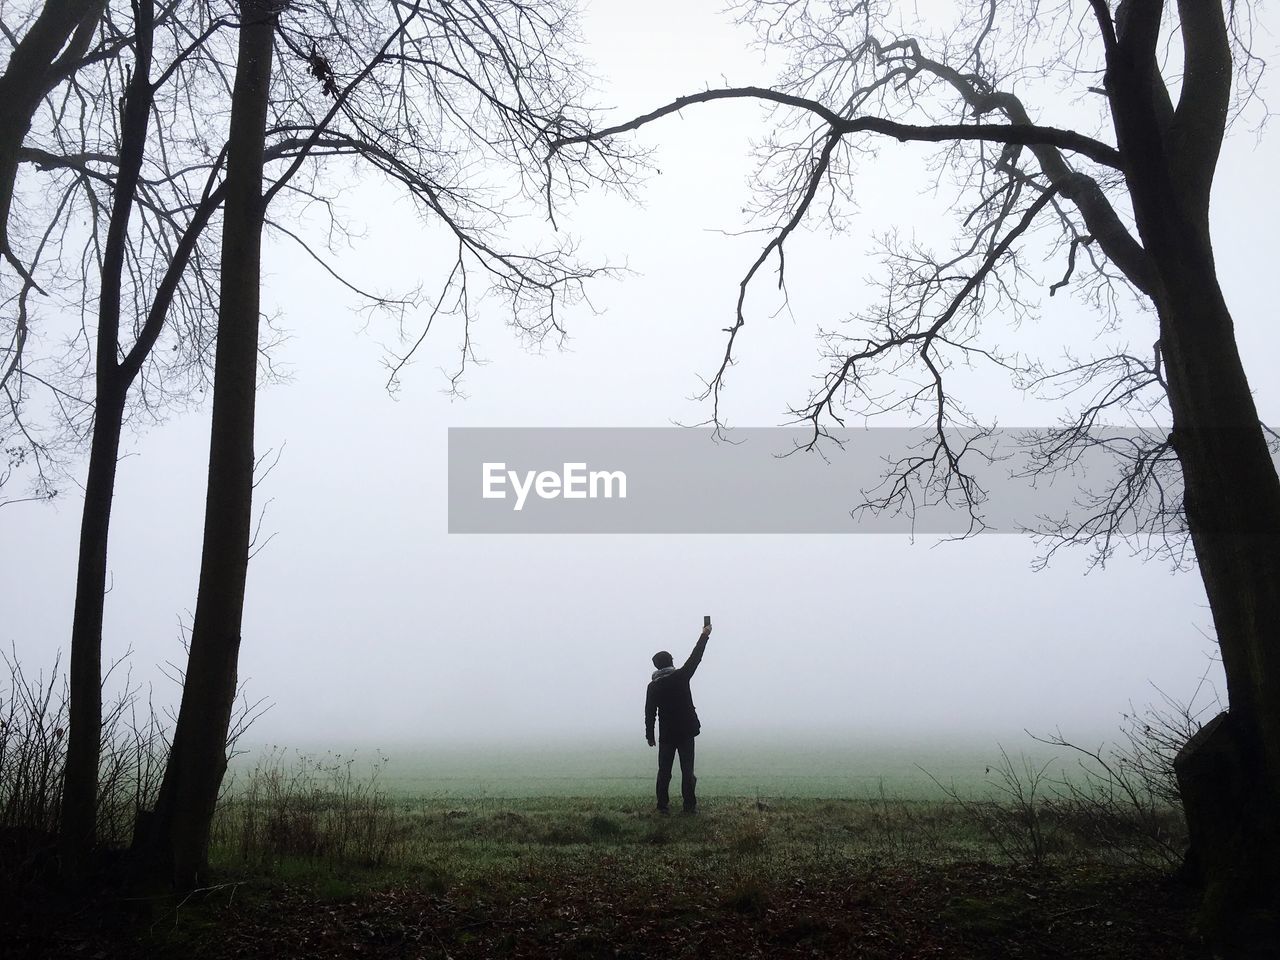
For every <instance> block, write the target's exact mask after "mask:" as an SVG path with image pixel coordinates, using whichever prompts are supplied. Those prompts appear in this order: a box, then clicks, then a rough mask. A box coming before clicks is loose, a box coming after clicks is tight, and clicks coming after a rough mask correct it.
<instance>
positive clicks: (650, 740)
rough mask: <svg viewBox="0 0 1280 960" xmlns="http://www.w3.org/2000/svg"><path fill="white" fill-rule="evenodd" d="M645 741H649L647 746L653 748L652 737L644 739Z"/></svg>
mask: <svg viewBox="0 0 1280 960" xmlns="http://www.w3.org/2000/svg"><path fill="white" fill-rule="evenodd" d="M646 739H648V741H649V746H651V747H652V746H653V737H648V738H646Z"/></svg>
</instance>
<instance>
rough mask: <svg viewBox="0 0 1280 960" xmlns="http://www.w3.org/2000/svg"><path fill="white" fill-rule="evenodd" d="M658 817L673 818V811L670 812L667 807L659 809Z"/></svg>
mask: <svg viewBox="0 0 1280 960" xmlns="http://www.w3.org/2000/svg"><path fill="white" fill-rule="evenodd" d="M658 816H660V817H669V816H671V811H670V810H668V809H667V808H666V807H659V808H658Z"/></svg>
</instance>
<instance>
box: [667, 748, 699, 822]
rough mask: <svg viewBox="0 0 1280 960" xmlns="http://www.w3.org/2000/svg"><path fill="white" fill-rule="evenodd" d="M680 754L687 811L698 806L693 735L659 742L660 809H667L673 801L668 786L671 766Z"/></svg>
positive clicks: (683, 793)
mask: <svg viewBox="0 0 1280 960" xmlns="http://www.w3.org/2000/svg"><path fill="white" fill-rule="evenodd" d="M677 753H679V754H680V795H681V797H682V798H683V800H684V809H685V811H686V812H692V811H693V810H694V809H695V808H696V807H697V806H698V797H697V795H696V794H695V793H694V788H695V787H696V786H697V783H698V778H697V777H695V776H694V775H693V737H690V738H689V739H688V740H678V741H677V740H663V741H661V742H660V743H659V744H658V809H659V810H666V809H667V807H668V805H669V804H670V802H671V798H670V795H669V793H668V791H667V788H668V787H669V786H670V785H671V766H672V764H674V763H675V759H676V754H677Z"/></svg>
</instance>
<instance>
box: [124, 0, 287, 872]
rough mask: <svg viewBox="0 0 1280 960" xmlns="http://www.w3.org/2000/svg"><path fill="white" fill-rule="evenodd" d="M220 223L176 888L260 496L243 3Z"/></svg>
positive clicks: (204, 829) (209, 750)
mask: <svg viewBox="0 0 1280 960" xmlns="http://www.w3.org/2000/svg"><path fill="white" fill-rule="evenodd" d="M240 12H241V27H240V40H239V54H238V60H237V68H236V81H235V88H234V90H233V94H232V107H231V132H230V139H229V142H228V151H227V192H226V211H225V214H224V218H223V238H222V264H221V274H222V276H221V301H220V303H219V307H218V347H217V354H216V356H215V364H216V366H215V370H214V384H213V424H212V429H211V434H210V444H209V478H208V492H207V498H206V504H205V522H204V546H203V551H202V554H201V560H200V586H199V594H198V596H197V598H196V612H195V619H194V621H193V623H192V629H191V650H190V654H189V656H188V660H187V671H186V680H185V683H184V685H183V690H182V706H181V708H180V709H179V713H178V723H177V727H176V728H175V730H174V738H173V746H172V749H171V751H170V754H169V763H168V766H167V767H166V768H165V775H164V782H163V784H162V785H161V788H160V797H159V800H158V802H157V805H156V810H155V815H154V817H153V818H152V823H151V825H150V828H149V830H150V835H149V837H148V838H147V843H148V845H149V847H150V848H151V851H152V853H153V855H154V856H155V857H156V858H157V860H156V866H157V868H158V869H161V870H164V871H167V873H168V878H169V879H171V881H172V882H173V884H174V885H176V886H177V887H179V888H184V887H190V886H191V885H192V884H194V883H195V882H196V881H197V879H198V878H199V876H200V874H201V873H202V872H203V871H204V868H205V865H206V860H207V856H208V845H209V830H210V825H211V823H212V819H213V809H214V803H215V801H216V800H217V796H218V788H219V786H220V785H221V783H222V776H223V773H224V772H225V770H226V762H227V758H226V744H227V731H228V727H229V725H230V720H231V709H232V704H233V702H234V699H235V693H236V665H237V659H238V656H239V651H240V624H241V617H242V614H243V610H244V591H245V580H246V577H247V574H248V563H249V539H250V525H251V520H252V516H251V509H252V499H253V466H254V457H253V428H254V407H255V400H256V392H257V371H258V312H259V285H260V274H261V242H262V223H263V213H264V211H263V200H262V165H263V152H264V145H265V129H266V116H267V103H268V94H269V87H270V79H271V62H272V52H273V44H274V39H275V26H276V14H275V12H274V5H273V4H272V3H270V2H269V0H267V2H264V0H242V2H241V4H240Z"/></svg>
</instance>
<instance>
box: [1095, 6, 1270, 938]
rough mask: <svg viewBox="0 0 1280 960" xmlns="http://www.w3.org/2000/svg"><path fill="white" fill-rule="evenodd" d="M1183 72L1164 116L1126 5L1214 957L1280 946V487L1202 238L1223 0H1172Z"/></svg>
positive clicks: (1187, 754) (1115, 95) (1181, 768)
mask: <svg viewBox="0 0 1280 960" xmlns="http://www.w3.org/2000/svg"><path fill="white" fill-rule="evenodd" d="M1180 11H1181V13H1182V14H1183V17H1182V27H1183V31H1182V38H1183V42H1184V46H1185V49H1186V71H1185V73H1184V76H1183V85H1182V90H1181V92H1180V97H1179V101H1178V104H1177V107H1176V109H1174V108H1173V107H1172V105H1171V103H1170V99H1169V93H1168V90H1167V88H1166V87H1165V86H1164V81H1163V79H1162V78H1161V75H1160V71H1159V63H1158V56H1157V49H1158V45H1159V42H1160V41H1159V37H1160V24H1161V22H1162V16H1163V4H1162V3H1161V2H1160V0H1126V2H1125V3H1124V4H1122V5H1121V7H1120V8H1119V9H1118V10H1117V14H1116V27H1117V40H1116V42H1115V43H1114V44H1113V45H1112V46H1111V48H1110V49H1109V50H1108V54H1107V72H1106V77H1105V86H1106V89H1107V92H1108V94H1109V96H1110V100H1111V104H1112V108H1113V118H1114V122H1115V129H1116V139H1117V143H1118V145H1119V148H1120V150H1121V153H1122V155H1123V157H1124V160H1125V177H1126V182H1127V184H1128V188H1129V196H1130V198H1131V200H1132V203H1133V211H1134V217H1135V220H1136V223H1137V226H1138V231H1139V233H1140V234H1141V237H1142V244H1143V247H1144V249H1145V251H1146V254H1147V257H1148V258H1149V260H1150V263H1151V266H1152V268H1153V270H1154V274H1155V277H1154V282H1153V284H1152V288H1151V291H1150V293H1151V296H1152V299H1153V300H1154V302H1155V306H1156V310H1157V312H1158V314H1159V317H1160V350H1161V355H1162V357H1163V361H1164V369H1165V380H1166V382H1167V385H1168V394H1169V404H1170V408H1171V411H1172V414H1173V431H1172V433H1171V435H1170V441H1171V443H1172V445H1173V449H1174V451H1175V452H1176V453H1177V455H1178V459H1179V461H1180V463H1181V466H1182V473H1183V479H1184V485H1185V504H1184V506H1185V512H1186V518H1187V526H1188V529H1189V530H1190V533H1191V539H1192V543H1193V544H1194V546H1195V551H1196V559H1197V562H1198V564H1199V567H1200V575H1201V578H1202V580H1203V581H1204V587H1205V592H1206V593H1207V594H1208V598H1209V606H1210V609H1211V611H1212V613H1213V621H1214V627H1215V629H1216V631H1217V636H1218V646H1219V649H1220V651H1221V654H1222V665H1223V670H1224V672H1225V674H1226V680H1227V693H1228V702H1229V705H1230V706H1229V711H1228V713H1227V715H1226V716H1224V717H1221V718H1219V719H1218V720H1216V721H1215V722H1214V723H1213V724H1212V726H1210V727H1206V728H1205V730H1204V731H1202V735H1201V736H1198V737H1196V738H1195V739H1193V741H1192V742H1191V743H1189V744H1188V745H1187V747H1186V748H1185V749H1184V750H1183V751H1182V753H1181V754H1180V755H1179V757H1178V760H1177V763H1176V764H1175V768H1176V772H1177V775H1178V779H1179V784H1180V787H1181V789H1182V791H1183V794H1184V803H1185V810H1186V814H1187V820H1188V825H1189V828H1190V834H1191V841H1192V847H1193V849H1192V853H1191V857H1190V858H1189V859H1190V861H1191V862H1192V863H1193V864H1194V865H1195V867H1196V869H1197V872H1198V873H1199V879H1200V880H1201V881H1202V883H1203V884H1204V888H1205V899H1204V911H1203V917H1202V920H1203V927H1204V930H1205V933H1206V934H1207V935H1208V937H1209V938H1210V940H1211V941H1212V942H1213V944H1214V946H1215V950H1216V952H1218V953H1220V954H1221V955H1225V956H1229V957H1254V956H1259V957H1261V956H1274V950H1275V944H1276V943H1280V824H1278V823H1277V817H1278V816H1280V478H1277V475H1276V469H1275V466H1274V464H1273V463H1272V460H1271V456H1270V453H1269V451H1268V449H1267V444H1266V438H1265V436H1264V434H1263V431H1262V427H1261V424H1260V423H1259V420H1258V411H1257V408H1256V406H1255V405H1254V402H1253V395H1252V393H1251V392H1250V389H1249V382H1248V379H1247V377H1246V376H1245V372H1244V364H1243V362H1242V360H1241V357H1240V351H1239V348H1238V346H1237V344H1236V339H1235V330H1234V325H1233V323H1232V318H1231V313H1230V311H1229V309H1228V308H1227V304H1226V300H1225V298H1224V297H1223V294H1222V289H1221V287H1220V286H1219V284H1218V278H1217V271H1216V268H1215V266H1214V258H1213V243H1212V238H1211V236H1210V231H1209V202H1210V188H1211V185H1212V183H1213V179H1214V172H1215V170H1216V165H1217V159H1218V151H1219V148H1220V145H1221V142H1222V136H1223V132H1224V130H1225V126H1226V119H1227V111H1228V108H1229V102H1230V94H1231V66H1232V64H1231V48H1230V41H1229V36H1228V32H1227V27H1226V20H1225V16H1224V13H1223V10H1222V6H1221V4H1219V3H1211V2H1203V0H1202V2H1197V3H1185V4H1180Z"/></svg>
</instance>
